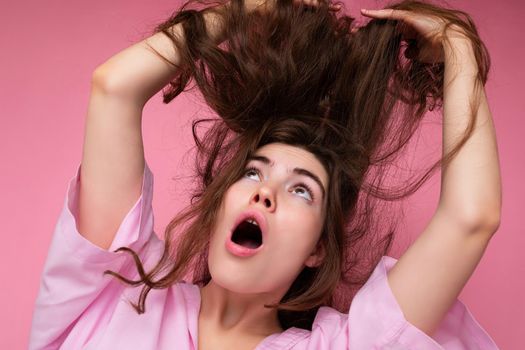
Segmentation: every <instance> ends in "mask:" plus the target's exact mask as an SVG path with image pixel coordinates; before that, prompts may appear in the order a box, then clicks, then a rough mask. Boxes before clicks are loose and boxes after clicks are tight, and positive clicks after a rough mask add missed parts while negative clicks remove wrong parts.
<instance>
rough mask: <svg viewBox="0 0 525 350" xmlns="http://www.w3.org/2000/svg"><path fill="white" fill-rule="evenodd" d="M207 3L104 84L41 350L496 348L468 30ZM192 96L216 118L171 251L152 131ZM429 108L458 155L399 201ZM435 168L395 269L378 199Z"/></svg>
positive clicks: (174, 225)
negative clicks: (482, 309)
mask: <svg viewBox="0 0 525 350" xmlns="http://www.w3.org/2000/svg"><path fill="white" fill-rule="evenodd" d="M200 3H201V4H202V2H200ZM191 4H196V2H190V3H187V4H185V6H183V7H182V8H181V9H180V10H179V11H178V12H177V13H175V14H174V15H173V16H172V17H171V18H170V19H169V20H167V21H166V22H164V23H162V24H161V25H159V26H158V27H157V28H156V33H155V34H154V35H153V36H151V37H149V38H147V39H145V40H144V41H142V42H139V43H137V44H135V45H133V46H131V47H129V48H127V49H125V50H123V51H122V52H120V53H118V54H117V55H115V56H113V57H112V58H111V59H109V60H108V61H107V62H105V63H104V64H102V65H101V66H100V67H99V68H97V69H96V71H95V73H94V75H93V84H92V92H91V98H90V102H89V110H88V116H87V123H86V135H85V143H84V152H83V157H82V162H81V166H79V167H78V169H77V173H76V175H75V177H74V178H73V179H71V181H70V182H69V186H68V190H67V196H66V201H65V205H64V209H63V211H62V213H61V215H60V218H59V221H58V224H57V227H56V231H55V234H54V238H53V241H52V244H51V247H50V251H49V255H48V258H47V261H46V264H45V267H44V272H43V277H42V284H41V289H40V293H39V295H38V298H37V300H36V308H35V313H34V318H33V325H32V330H31V338H30V349H51V348H64V349H81V348H82V349H197V348H198V349H258V350H261V349H348V348H350V349H443V348H445V349H497V346H496V345H495V344H494V342H493V341H492V339H491V338H490V336H489V335H488V334H487V333H486V332H485V331H484V330H483V329H482V328H481V326H480V325H479V324H478V323H477V322H476V320H475V319H474V317H473V316H472V315H471V314H470V312H469V311H468V309H467V308H466V307H465V305H463V303H462V302H461V301H459V300H458V299H457V296H458V295H459V293H460V292H461V290H462V288H463V286H464V285H465V284H466V282H467V281H468V279H469V277H470V276H471V275H472V273H473V271H474V270H475V268H476V266H477V264H478V263H479V261H480V259H481V257H482V256H483V252H484V250H485V249H486V247H487V245H488V243H489V241H490V239H491V237H492V235H493V234H494V233H495V232H496V231H497V228H498V225H499V213H500V207H501V190H500V187H501V185H500V175H499V166H498V154H497V147H496V139H495V132H494V128H493V122H492V117H491V114H490V112H489V108H488V105H487V99H486V97H485V93H484V88H483V87H484V84H485V82H486V79H487V73H488V68H489V57H488V54H487V51H486V49H485V47H484V45H483V43H482V42H481V41H480V39H479V36H478V35H477V32H476V28H475V26H474V24H473V23H472V21H471V20H470V18H469V17H468V15H467V14H465V13H463V12H461V11H457V10H450V9H444V8H441V7H437V6H434V5H430V4H426V3H422V2H416V1H403V2H401V3H398V4H396V5H394V6H391V7H390V8H387V9H383V10H363V11H362V14H363V15H364V16H367V17H369V18H371V21H370V22H369V23H368V24H367V25H366V26H363V27H361V28H358V27H356V26H355V24H354V23H353V19H352V18H351V17H348V16H340V17H336V15H337V14H338V11H339V10H340V9H341V6H339V5H333V4H329V3H325V2H315V1H309V2H305V3H302V2H301V1H295V2H292V1H291V0H282V1H277V2H272V1H266V2H264V1H263V2H257V1H254V0H245V1H244V2H243V1H241V0H232V1H229V2H224V3H218V4H215V5H216V6H212V7H207V8H205V9H204V10H202V9H196V8H191V9H190V8H189V6H190V5H191ZM191 78H193V79H194V80H195V82H196V83H197V84H198V87H199V89H200V91H201V92H202V94H203V97H204V98H205V100H206V102H207V103H208V104H209V106H210V107H212V108H213V109H214V110H215V111H216V112H217V114H218V115H219V117H220V118H218V119H209V120H206V119H202V120H198V121H196V122H195V123H194V130H193V132H194V137H195V141H196V144H197V151H198V152H197V158H196V159H197V167H196V170H197V179H198V180H199V181H198V183H197V187H196V190H195V195H194V197H193V199H192V206H189V207H188V208H187V209H186V210H185V211H183V212H182V213H181V214H180V215H179V216H177V217H176V218H175V219H174V220H173V221H172V222H170V224H169V225H168V227H167V228H166V235H165V239H164V241H161V240H159V239H158V238H157V236H156V235H155V234H154V233H153V213H152V207H151V202H152V188H153V174H152V173H151V171H150V169H149V167H148V166H147V164H146V162H145V160H144V154H143V143H142V138H141V112H142V109H143V107H144V105H145V103H146V102H147V101H148V100H149V99H150V98H151V97H152V96H153V95H155V94H156V93H157V92H158V91H160V90H161V89H162V88H163V87H164V86H166V85H167V84H169V85H170V89H169V90H168V91H165V93H164V101H165V102H166V103H167V102H169V101H171V100H172V99H173V98H174V97H175V96H177V95H178V94H179V93H181V92H182V91H184V89H185V87H186V86H187V84H188V81H189V80H190V79H191ZM435 107H442V111H443V113H442V114H443V157H442V158H441V159H440V160H439V161H438V162H436V163H435V164H434V165H433V166H432V167H431V168H430V170H429V171H427V172H426V173H425V174H424V175H423V177H421V178H420V179H418V180H417V181H413V182H411V183H410V185H409V186H405V187H404V188H402V191H401V190H399V189H396V188H393V187H392V188H390V189H386V187H383V186H382V183H383V182H384V181H383V180H384V179H385V178H386V177H385V175H386V169H387V168H388V167H387V165H388V164H391V163H393V160H394V159H395V155H397V154H398V153H399V152H398V151H400V150H401V149H402V148H403V146H404V145H406V144H407V142H408V141H409V139H410V137H411V136H412V135H413V134H414V132H415V130H416V129H417V126H418V125H419V123H420V121H421V120H422V118H423V117H424V116H425V112H426V111H427V110H428V109H433V108H435ZM206 122H208V123H210V124H211V126H210V127H209V128H208V129H207V130H206V132H205V134H204V136H200V135H199V130H201V129H199V126H200V125H202V124H203V123H206ZM439 166H441V180H442V181H441V195H440V198H439V203H438V206H437V209H436V212H435V214H434V215H433V217H432V219H431V220H430V222H429V223H428V225H427V226H426V228H425V229H424V231H423V232H422V233H421V236H420V237H418V239H417V240H416V241H415V242H414V243H413V244H412V245H411V246H410V247H409V249H408V250H407V251H406V252H405V253H404V254H403V255H402V256H401V257H400V258H399V260H398V261H397V260H396V259H394V258H391V257H389V256H387V255H385V254H386V253H387V251H388V249H389V247H390V243H391V242H392V239H393V233H394V230H393V229H392V228H391V227H390V228H388V229H387V234H386V235H378V234H377V232H379V231H380V229H381V227H382V226H381V225H379V224H378V223H379V222H382V219H383V218H384V217H385V215H386V211H379V210H377V209H378V208H379V206H378V205H377V203H379V201H377V200H378V199H383V200H388V201H391V200H394V199H400V198H403V197H406V196H407V195H409V194H411V193H413V192H414V191H415V190H417V188H419V187H420V186H421V184H422V183H423V182H424V180H425V179H426V178H428V176H429V175H430V174H431V173H432V172H433V171H434V170H436V169H437V168H438V167H439ZM374 199H375V200H376V201H374ZM176 229H177V231H176ZM174 233H177V236H176V237H175V236H174ZM189 272H193V278H192V281H191V282H186V280H187V279H184V277H185V274H188V273H189ZM122 282H124V283H122ZM139 286H141V288H131V287H139Z"/></svg>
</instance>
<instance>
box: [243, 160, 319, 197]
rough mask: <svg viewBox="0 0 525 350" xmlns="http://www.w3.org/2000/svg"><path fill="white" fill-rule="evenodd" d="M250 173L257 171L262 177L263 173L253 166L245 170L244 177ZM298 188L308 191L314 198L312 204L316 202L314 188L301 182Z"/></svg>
mask: <svg viewBox="0 0 525 350" xmlns="http://www.w3.org/2000/svg"><path fill="white" fill-rule="evenodd" d="M249 171H255V172H256V173H257V175H259V176H260V175H261V172H260V170H259V168H256V167H254V166H251V167H249V168H246V169H245V170H244V175H246V174H247V173H248V172H249ZM295 186H296V187H297V186H300V187H304V188H305V189H306V191H307V192H308V194H309V195H310V197H311V198H312V202H313V201H314V200H315V196H314V191H312V188H311V187H310V186H308V185H307V184H305V183H304V182H299V183H298V184H296V185H295Z"/></svg>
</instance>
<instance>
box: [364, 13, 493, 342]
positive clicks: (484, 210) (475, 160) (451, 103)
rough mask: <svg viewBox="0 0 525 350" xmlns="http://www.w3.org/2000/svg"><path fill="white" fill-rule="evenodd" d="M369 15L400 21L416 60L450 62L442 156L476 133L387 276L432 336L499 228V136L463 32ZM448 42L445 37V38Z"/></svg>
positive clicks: (409, 316)
mask: <svg viewBox="0 0 525 350" xmlns="http://www.w3.org/2000/svg"><path fill="white" fill-rule="evenodd" d="M361 12H362V14H363V15H365V16H368V17H371V18H380V19H391V20H396V21H400V22H403V23H404V24H405V25H406V26H405V28H406V29H407V30H406V31H405V39H409V38H413V37H414V36H415V38H416V40H418V47H420V48H421V51H420V55H419V57H418V59H420V60H422V61H427V62H440V61H443V62H444V64H445V77H444V78H445V80H444V97H443V153H445V152H448V151H449V150H450V149H451V148H452V147H453V146H454V145H455V144H456V143H457V141H458V137H459V136H461V135H462V133H463V132H464V130H465V129H466V128H467V125H468V122H469V119H470V118H471V113H472V112H471V110H470V105H469V102H470V101H472V102H473V105H474V109H473V113H475V114H476V118H477V120H476V123H475V126H474V132H473V134H472V136H471V137H470V139H469V140H468V141H467V142H466V143H465V145H464V146H463V148H462V149H461V150H460V152H459V153H458V154H457V156H456V157H455V158H454V159H453V160H452V162H451V163H450V164H449V165H448V166H447V167H445V168H443V169H442V171H441V194H440V198H439V203H438V206H437V209H436V212H435V213H434V215H433V216H432V218H431V220H430V222H429V223H428V225H427V227H426V228H425V229H424V230H423V232H422V233H421V234H420V236H419V237H418V238H417V239H416V240H415V242H414V243H412V245H411V246H410V247H409V248H408V249H407V251H406V252H405V253H404V254H403V255H402V256H401V257H400V258H399V259H398V262H397V263H396V265H395V266H394V267H393V268H392V269H391V270H390V271H389V272H388V282H389V284H390V287H391V289H392V293H393V294H394V296H395V298H396V300H397V301H398V303H399V306H400V308H401V310H402V312H403V314H404V315H405V318H406V320H407V321H408V322H410V323H411V324H413V325H414V326H416V327H417V328H419V329H420V330H422V331H423V332H425V333H426V334H428V335H429V336H432V335H433V334H434V333H435V331H436V330H437V329H438V327H439V324H440V322H441V321H442V320H443V318H444V316H445V315H446V313H447V311H448V310H449V309H450V307H451V306H452V305H453V304H454V302H455V301H456V299H457V297H458V296H459V293H460V292H461V290H462V289H463V287H464V286H465V284H466V283H467V282H468V280H469V278H470V276H471V275H472V273H473V272H474V270H475V269H476V267H477V265H478V263H479V262H480V260H481V258H482V256H483V254H484V252H485V249H486V248H487V245H488V244H489V242H490V239H491V238H492V236H493V235H494V233H495V232H496V231H497V229H498V227H499V224H500V215H501V214H500V213H501V201H502V200H501V176H500V167H499V160H498V150H497V144H496V132H495V130H494V122H493V120H492V114H491V112H490V110H489V107H488V102H487V98H486V96H485V90H484V88H483V86H476V79H477V74H478V66H477V62H476V59H475V56H474V49H473V47H472V45H471V43H470V41H469V40H468V38H467V37H466V36H465V35H464V34H463V33H462V32H461V30H459V29H458V28H454V27H452V28H450V29H448V30H447V31H445V30H444V26H445V22H444V21H443V20H441V19H439V18H436V17H433V16H428V15H421V14H417V13H414V12H407V11H399V10H391V9H385V10H362V11H361ZM445 38H446V39H448V40H445Z"/></svg>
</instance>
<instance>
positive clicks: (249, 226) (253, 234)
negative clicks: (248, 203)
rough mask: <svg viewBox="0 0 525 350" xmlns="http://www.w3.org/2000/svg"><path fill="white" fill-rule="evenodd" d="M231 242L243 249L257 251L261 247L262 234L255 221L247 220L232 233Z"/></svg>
mask: <svg viewBox="0 0 525 350" xmlns="http://www.w3.org/2000/svg"><path fill="white" fill-rule="evenodd" d="M231 240H232V241H233V242H234V243H236V244H238V245H240V246H243V247H246V248H249V249H257V248H259V247H260V246H261V245H262V243H263V242H262V232H261V228H260V227H259V224H258V223H257V221H255V220H254V219H252V218H248V219H246V220H244V221H242V222H241V223H240V224H239V225H238V226H237V227H236V228H235V230H234V231H233V234H232V237H231Z"/></svg>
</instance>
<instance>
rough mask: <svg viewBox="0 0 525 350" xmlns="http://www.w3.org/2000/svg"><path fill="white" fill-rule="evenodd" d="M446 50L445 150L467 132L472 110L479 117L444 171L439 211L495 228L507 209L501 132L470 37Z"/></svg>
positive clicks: (465, 220)
mask: <svg viewBox="0 0 525 350" xmlns="http://www.w3.org/2000/svg"><path fill="white" fill-rule="evenodd" d="M444 54H445V79H444V97H443V103H444V105H443V152H444V154H445V153H446V152H448V151H449V150H450V149H452V147H453V146H454V145H456V143H457V142H458V140H459V139H460V137H461V136H462V135H463V133H464V132H465V130H466V128H467V126H468V123H469V120H470V118H471V113H472V111H473V112H474V113H475V114H476V115H477V119H476V122H475V126H474V130H473V133H472V135H471V136H470V138H469V139H468V140H467V142H466V143H465V144H464V145H463V147H462V148H461V149H460V151H459V152H458V153H457V155H456V157H455V158H453V159H452V161H451V162H450V164H448V165H447V166H445V167H444V168H443V169H442V173H441V196H440V202H439V210H445V211H447V213H448V214H449V215H452V216H454V217H455V218H456V219H457V220H459V221H460V222H463V223H466V224H467V225H470V226H471V227H480V226H484V227H489V228H491V227H492V228H494V229H495V228H496V226H497V225H499V216H500V208H501V180H500V171H499V160H498V151H497V143H496V133H495V129H494V124H493V120H492V115H491V113H490V110H489V106H488V102H487V99H486V96H485V91H484V88H483V86H482V85H481V84H479V85H478V88H477V89H476V85H475V83H476V77H477V72H478V70H477V63H476V59H475V56H474V52H473V49H472V47H471V44H470V42H469V41H468V40H466V39H463V38H454V39H451V41H450V43H449V44H445V45H444ZM472 107H474V109H473V110H472V109H471V108H472Z"/></svg>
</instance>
